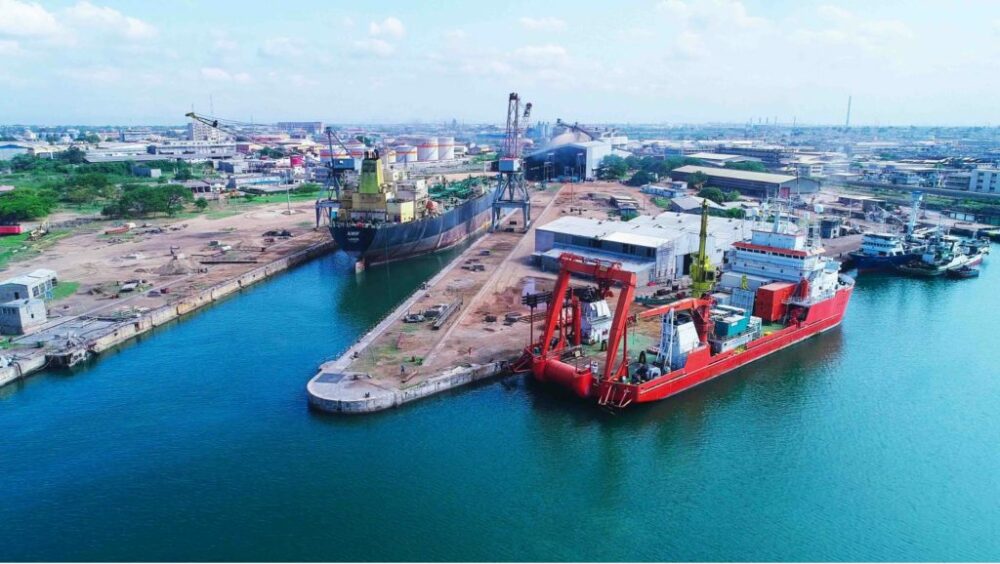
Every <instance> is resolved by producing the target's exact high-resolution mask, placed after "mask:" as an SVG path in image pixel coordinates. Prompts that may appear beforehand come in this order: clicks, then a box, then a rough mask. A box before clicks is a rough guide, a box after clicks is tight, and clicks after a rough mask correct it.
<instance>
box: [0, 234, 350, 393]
mask: <svg viewBox="0 0 1000 564" xmlns="http://www.w3.org/2000/svg"><path fill="white" fill-rule="evenodd" d="M335 248H336V243H335V242H334V241H333V240H332V239H330V240H327V241H323V242H320V243H316V244H313V245H310V246H309V247H306V248H304V249H300V250H298V251H295V252H293V253H291V254H289V255H287V256H284V257H281V258H277V259H275V260H273V261H271V262H269V263H267V264H264V265H262V266H259V267H257V268H254V269H252V270H249V271H247V272H244V273H242V274H240V275H238V276H235V277H233V278H230V279H228V280H224V281H222V282H219V283H216V284H213V285H212V286H209V287H208V288H205V289H204V290H201V291H199V292H198V293H197V294H195V295H193V296H190V297H187V298H184V299H181V300H179V301H177V302H176V303H173V304H169V305H165V306H162V307H159V308H156V309H154V310H151V311H148V312H146V313H144V314H142V315H140V316H139V317H136V318H133V319H128V320H123V321H121V322H119V323H115V324H114V325H111V326H108V327H107V328H105V329H104V330H103V331H101V332H100V333H98V334H97V335H95V336H93V337H91V338H89V339H87V340H86V341H84V342H82V343H79V344H76V345H72V346H70V345H67V346H65V347H63V348H60V349H57V350H51V351H42V350H39V351H38V352H37V353H34V354H31V353H30V352H24V351H17V353H15V354H10V355H3V356H4V357H5V358H6V362H5V363H4V365H3V366H0V387H3V386H6V385H8V384H11V383H14V382H16V381H18V380H21V379H24V378H27V377H28V376H31V375H33V374H35V373H37V372H40V371H41V370H43V369H45V368H50V367H51V368H70V367H72V366H74V365H76V364H78V363H79V362H82V361H85V360H87V359H89V358H92V357H95V356H98V355H100V353H102V352H104V351H106V350H108V349H111V348H113V347H115V346H118V345H121V344H123V343H125V342H128V341H130V340H132V339H133V338H135V337H138V336H140V335H143V334H145V333H148V332H149V331H151V330H153V329H155V328H157V327H160V326H162V325H165V324H167V323H170V322H172V321H176V320H179V319H181V318H183V317H184V316H185V315H187V314H189V313H192V312H195V311H198V310H200V309H202V308H204V307H206V306H208V305H211V304H213V303H215V302H217V301H219V300H221V299H223V298H226V297H228V296H230V295H232V294H235V293H237V292H239V291H240V290H243V289H245V288H249V287H250V286H253V285H254V284H256V283H258V282H261V281H264V280H267V279H269V278H271V277H273V276H275V275H276V274H279V273H282V272H285V271H286V270H289V269H291V268H293V267H295V266H298V265H300V264H303V263H305V262H307V261H309V260H312V259H313V258H316V257H319V256H322V255H324V254H327V253H328V252H330V251H332V250H334V249H335Z"/></svg>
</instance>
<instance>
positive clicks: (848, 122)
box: [844, 96, 851, 129]
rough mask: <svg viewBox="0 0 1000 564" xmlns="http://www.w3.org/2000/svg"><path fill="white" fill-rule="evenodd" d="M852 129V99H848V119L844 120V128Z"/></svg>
mask: <svg viewBox="0 0 1000 564" xmlns="http://www.w3.org/2000/svg"><path fill="white" fill-rule="evenodd" d="M848 127H851V97H850V96H848V97H847V119H846V120H844V128H845V129H846V128H848Z"/></svg>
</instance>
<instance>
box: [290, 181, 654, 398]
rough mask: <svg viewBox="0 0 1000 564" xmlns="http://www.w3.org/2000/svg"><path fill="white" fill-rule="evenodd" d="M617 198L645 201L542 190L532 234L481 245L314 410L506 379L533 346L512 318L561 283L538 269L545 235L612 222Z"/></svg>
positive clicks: (433, 284)
mask: <svg viewBox="0 0 1000 564" xmlns="http://www.w3.org/2000/svg"><path fill="white" fill-rule="evenodd" d="M609 192H611V193H618V192H620V193H622V194H630V195H633V196H634V195H635V191H634V190H632V189H629V188H627V187H625V186H621V185H618V184H604V183H594V184H588V185H583V186H581V185H575V186H574V185H566V186H564V187H561V188H550V189H548V190H544V191H540V190H533V191H532V208H533V210H534V211H533V215H534V217H535V221H534V222H533V225H532V228H531V229H530V230H529V231H528V233H526V234H522V233H511V232H503V231H501V232H497V233H488V234H486V235H484V236H482V237H481V238H480V239H478V240H477V241H475V242H474V243H473V244H472V245H471V246H470V247H469V248H467V249H466V250H465V251H464V252H463V253H462V254H461V255H460V256H459V257H457V258H456V259H455V260H453V261H452V262H451V263H450V264H449V265H448V266H446V267H445V268H444V269H443V270H442V271H441V272H439V273H438V274H437V275H436V276H434V277H433V278H432V279H431V280H429V281H428V282H427V283H426V284H425V285H424V286H423V287H422V288H421V289H419V290H417V291H416V292H415V293H414V294H413V295H412V296H410V298H409V299H407V300H406V301H404V302H403V303H402V304H400V306H399V307H397V308H396V309H395V310H394V311H393V312H392V313H391V314H389V315H388V316H387V317H386V318H385V319H384V320H383V321H382V322H381V323H379V324H378V325H377V326H376V327H374V328H373V329H372V330H371V331H369V332H368V333H367V334H366V335H365V336H364V337H362V338H361V339H360V340H359V341H358V342H357V343H355V344H354V345H353V346H352V347H350V348H349V349H348V350H347V351H346V352H345V353H344V354H343V355H342V356H341V357H340V358H338V359H336V360H334V361H331V362H328V363H326V364H324V365H322V366H321V367H320V369H319V372H318V373H317V374H316V375H315V376H314V377H313V378H312V379H311V380H310V381H309V384H308V386H307V390H308V396H309V404H310V405H311V406H313V407H315V408H317V409H320V410H323V411H330V412H337V413H366V412H372V411H379V410H382V409H387V408H390V407H396V406H399V405H402V404H404V403H406V402H409V401H412V400H415V399H419V398H423V397H427V396H429V395H432V394H435V393H438V392H442V391H445V390H449V389H453V388H455V387H458V386H461V385H464V384H468V383H471V382H474V381H478V380H482V379H485V378H489V377H491V376H496V375H499V374H502V373H504V372H505V368H506V364H507V362H508V361H510V360H512V359H513V358H512V357H516V356H517V354H518V351H519V350H520V349H522V348H523V347H524V346H525V345H527V343H528V328H529V326H528V324H527V323H524V322H510V321H506V322H505V316H506V315H507V314H508V313H515V314H519V315H523V314H524V313H526V312H527V310H526V309H524V307H523V306H522V305H521V303H520V298H521V294H522V291H523V290H524V288H526V287H528V288H531V287H534V285H535V284H536V283H538V284H540V285H546V284H550V282H551V281H552V280H554V279H555V277H554V275H553V273H545V272H541V271H539V270H537V269H535V268H534V267H533V266H532V265H531V254H532V252H533V251H534V229H535V227H537V226H539V225H544V224H546V223H548V222H549V221H552V220H554V219H556V218H558V217H559V216H560V215H563V214H566V213H570V212H571V208H572V213H577V214H580V215H583V216H589V217H597V218H601V219H607V217H608V211H609V208H608V206H607V196H608V195H609ZM645 203H646V205H648V206H650V210H656V209H657V208H655V206H652V204H651V202H648V201H647V202H645ZM578 210H579V211H578ZM434 308H440V309H441V310H442V311H448V312H449V314H448V316H447V319H445V320H443V321H436V320H434V319H428V320H425V321H423V322H417V323H407V322H405V321H404V318H405V317H406V316H407V314H409V313H417V312H425V311H427V310H428V309H434Z"/></svg>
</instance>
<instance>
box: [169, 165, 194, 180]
mask: <svg viewBox="0 0 1000 564" xmlns="http://www.w3.org/2000/svg"><path fill="white" fill-rule="evenodd" d="M192 178H194V174H192V173H191V167H189V166H185V167H183V168H178V169H177V172H175V173H174V180H180V181H181V182H183V181H185V180H191V179H192Z"/></svg>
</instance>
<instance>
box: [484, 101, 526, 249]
mask: <svg viewBox="0 0 1000 564" xmlns="http://www.w3.org/2000/svg"><path fill="white" fill-rule="evenodd" d="M530 116H531V103H530V102H528V103H527V104H525V106H524V113H523V114H522V112H521V97H520V96H518V94H517V92H511V93H510V96H509V97H508V98H507V132H506V135H505V137H504V140H503V146H502V148H501V154H500V160H499V161H498V162H497V173H498V174H497V188H496V191H495V192H494V196H493V219H492V222H491V224H490V229H491V230H492V231H496V230H497V229H499V228H500V222H501V219H502V218H503V217H504V215H505V212H506V211H507V210H510V209H519V210H521V214H522V215H523V216H524V225H523V226H522V228H523V230H524V231H527V230H528V226H529V225H530V224H531V198H530V196H528V187H527V185H526V184H525V182H524V170H523V166H522V162H521V130H522V121H521V120H522V119H523V120H524V123H527V120H528V118H529V117H530Z"/></svg>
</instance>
